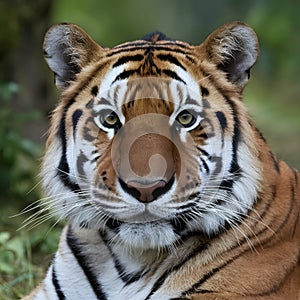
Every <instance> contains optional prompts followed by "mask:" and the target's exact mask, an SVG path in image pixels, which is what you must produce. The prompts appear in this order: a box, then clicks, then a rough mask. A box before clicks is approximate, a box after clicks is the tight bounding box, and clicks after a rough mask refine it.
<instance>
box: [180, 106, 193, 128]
mask: <svg viewBox="0 0 300 300" xmlns="http://www.w3.org/2000/svg"><path fill="white" fill-rule="evenodd" d="M176 120H177V121H178V122H179V123H180V124H181V125H182V126H184V127H189V126H192V125H193V124H194V123H195V121H196V119H195V117H194V116H193V115H192V114H191V113H190V112H188V111H187V110H184V111H182V112H181V113H180V114H179V115H178V116H177V118H176Z"/></svg>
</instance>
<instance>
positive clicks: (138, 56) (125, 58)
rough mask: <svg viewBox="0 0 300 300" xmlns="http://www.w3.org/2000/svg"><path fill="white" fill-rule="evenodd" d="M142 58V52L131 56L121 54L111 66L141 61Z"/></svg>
mask: <svg viewBox="0 0 300 300" xmlns="http://www.w3.org/2000/svg"><path fill="white" fill-rule="evenodd" d="M143 59H144V56H143V55H142V54H136V55H131V56H123V57H121V58H119V59H118V60H117V61H116V62H115V63H114V64H113V66H112V67H113V68H115V67H118V66H120V65H124V64H126V63H128V62H130V61H142V60H143Z"/></svg>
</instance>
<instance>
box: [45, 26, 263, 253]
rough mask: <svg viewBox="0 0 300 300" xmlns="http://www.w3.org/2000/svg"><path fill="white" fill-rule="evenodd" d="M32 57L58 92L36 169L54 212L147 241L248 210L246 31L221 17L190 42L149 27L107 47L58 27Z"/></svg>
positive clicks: (213, 227)
mask: <svg viewBox="0 0 300 300" xmlns="http://www.w3.org/2000/svg"><path fill="white" fill-rule="evenodd" d="M44 54H45V58H46V60H47V62H48V64H49V66H50V68H51V69H52V70H53V72H54V73H55V82H56V85H57V86H58V88H59V89H60V91H61V101H60V103H59V104H58V107H57V108H56V110H55V111H54V113H53V116H52V126H51V129H50V135H49V139H48V143H47V149H46V154H45V157H44V163H43V167H42V178H43V186H44V190H45V193H46V195H47V196H49V197H51V201H49V202H48V206H49V208H50V209H53V210H54V211H55V213H56V214H57V215H58V216H59V218H67V220H68V222H69V223H71V224H72V226H76V227H88V228H95V229H96V230H101V231H103V232H106V234H107V235H108V236H109V237H110V238H111V239H114V240H115V241H118V242H119V243H122V244H124V245H126V246H129V247H135V248H140V249H150V248H160V247H168V246H170V245H172V244H174V243H177V242H179V241H181V240H182V239H184V238H185V237H186V236H190V235H193V234H197V233H203V234H208V235H212V234H217V233H218V232H220V231H221V230H223V229H224V228H226V226H228V225H229V226H234V224H236V223H237V222H240V221H241V220H242V218H243V216H245V215H246V214H247V213H248V211H249V210H250V209H251V207H252V205H253V203H254V202H255V200H256V197H257V194H258V192H259V183H260V165H259V161H258V158H257V156H258V155H257V145H256V143H255V138H254V127H253V125H252V122H251V121H250V119H249V117H248V114H247V111H246V109H245V107H244V105H243V103H242V102H241V95H242V91H243V89H244V86H245V85H246V83H247V81H248V78H249V70H250V68H251V67H252V65H253V64H254V63H255V61H256V58H257V54H258V42H257V38H256V35H255V33H254V32H253V30H252V29H251V28H249V27H248V26H247V25H245V24H242V23H238V22H235V23H230V24H227V25H224V26H223V27H221V28H219V29H217V30H216V31H215V32H213V33H212V34H211V35H210V36H209V37H208V38H207V39H206V40H205V41H204V42H203V43H202V44H200V45H199V46H192V45H190V44H188V43H185V42H182V41H177V40H170V39H167V38H166V37H165V36H164V35H163V34H161V33H153V34H150V35H148V36H146V37H145V38H144V39H142V40H136V41H133V42H128V43H124V44H121V45H118V46H116V47H114V48H111V49H108V48H102V47H101V46H99V45H98V44H96V43H95V42H94V41H93V40H92V39H91V38H90V37H89V36H88V35H87V34H86V33H85V32H84V31H83V30H82V29H80V28H79V27H77V26H76V25H73V24H59V25H56V26H54V27H52V28H51V29H50V30H49V31H48V33H47V34H46V37H45V42H44Z"/></svg>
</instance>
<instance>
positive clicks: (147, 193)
mask: <svg viewBox="0 0 300 300" xmlns="http://www.w3.org/2000/svg"><path fill="white" fill-rule="evenodd" d="M165 185H166V183H165V182H164V181H163V180H159V181H156V182H153V183H151V184H142V183H140V182H137V181H129V182H127V186H128V188H131V189H136V190H137V191H138V192H139V193H140V196H139V197H138V200H139V201H141V202H144V203H147V202H152V201H153V200H155V197H154V196H153V192H154V191H155V190H157V189H159V188H163V187H164V186H165Z"/></svg>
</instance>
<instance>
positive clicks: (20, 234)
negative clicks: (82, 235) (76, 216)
mask: <svg viewBox="0 0 300 300" xmlns="http://www.w3.org/2000/svg"><path fill="white" fill-rule="evenodd" d="M21 219H22V218H20V217H15V218H11V219H10V220H11V224H10V226H9V227H6V228H3V230H1V233H0V274H1V276H0V299H1V300H13V299H19V298H20V297H22V296H24V295H26V294H28V293H29V292H30V291H31V290H32V289H33V288H34V287H35V286H36V285H37V284H38V283H39V282H40V281H41V280H42V279H43V277H44V276H45V272H46V270H47V268H48V266H49V263H50V261H51V258H52V256H53V254H54V253H55V251H56V249H57V244H58V238H59V234H60V231H61V226H57V227H55V228H52V229H51V230H49V228H51V227H52V225H53V224H52V223H51V222H47V223H45V224H42V225H40V226H38V227H37V228H34V229H32V230H28V229H26V228H25V229H22V230H18V231H17V227H18V226H21V225H22V221H21Z"/></svg>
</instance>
